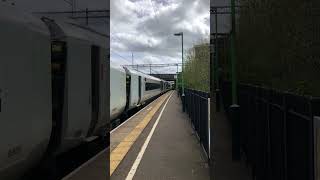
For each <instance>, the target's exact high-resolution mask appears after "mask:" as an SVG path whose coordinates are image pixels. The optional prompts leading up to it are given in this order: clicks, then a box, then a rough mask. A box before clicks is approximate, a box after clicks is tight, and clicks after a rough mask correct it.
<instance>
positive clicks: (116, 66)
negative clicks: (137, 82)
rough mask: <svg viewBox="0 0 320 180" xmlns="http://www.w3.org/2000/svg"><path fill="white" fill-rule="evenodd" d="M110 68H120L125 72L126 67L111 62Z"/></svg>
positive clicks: (119, 69)
mask: <svg viewBox="0 0 320 180" xmlns="http://www.w3.org/2000/svg"><path fill="white" fill-rule="evenodd" d="M110 68H111V69H115V70H118V71H121V72H125V70H124V68H123V67H122V66H120V65H117V64H115V63H110Z"/></svg>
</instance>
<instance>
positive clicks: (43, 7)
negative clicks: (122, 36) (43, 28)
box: [0, 0, 109, 34]
mask: <svg viewBox="0 0 320 180" xmlns="http://www.w3.org/2000/svg"><path fill="white" fill-rule="evenodd" d="M71 1H72V0H0V2H1V3H8V4H11V3H15V6H16V7H18V8H20V9H22V10H23V11H26V12H36V11H71V6H70V4H69V3H68V2H71ZM108 1H109V0H75V7H76V9H75V10H85V9H86V8H88V10H94V9H106V8H108V7H107V4H108ZM78 22H79V23H85V21H84V20H81V21H80V20H78ZM106 22H108V21H107V18H106V19H103V20H102V19H91V20H90V21H89V26H90V27H92V28H93V29H95V30H97V31H100V32H102V33H105V34H108V32H107V30H106V29H107V23H106Z"/></svg>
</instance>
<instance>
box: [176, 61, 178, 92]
mask: <svg viewBox="0 0 320 180" xmlns="http://www.w3.org/2000/svg"><path fill="white" fill-rule="evenodd" d="M178 68H179V64H177V78H176V90H177V92H178V90H179V89H178V71H179V69H178ZM178 96H179V94H178Z"/></svg>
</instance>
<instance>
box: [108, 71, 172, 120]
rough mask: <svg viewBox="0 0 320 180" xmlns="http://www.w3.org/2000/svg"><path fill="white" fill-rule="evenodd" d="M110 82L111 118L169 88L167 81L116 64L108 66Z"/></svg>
mask: <svg viewBox="0 0 320 180" xmlns="http://www.w3.org/2000/svg"><path fill="white" fill-rule="evenodd" d="M110 84H111V86H110V95H111V96H110V113H111V120H114V119H115V118H117V117H119V115H121V114H123V113H126V112H127V111H129V110H131V109H134V108H136V107H139V106H141V105H142V104H144V103H146V102H147V101H149V100H150V99H153V98H154V97H157V96H158V95H160V94H162V93H164V92H166V91H168V90H169V89H170V84H169V82H167V81H164V80H161V79H159V78H156V77H153V76H150V75H147V74H144V73H141V72H139V71H136V70H133V69H129V68H126V67H120V66H116V65H111V66H110Z"/></svg>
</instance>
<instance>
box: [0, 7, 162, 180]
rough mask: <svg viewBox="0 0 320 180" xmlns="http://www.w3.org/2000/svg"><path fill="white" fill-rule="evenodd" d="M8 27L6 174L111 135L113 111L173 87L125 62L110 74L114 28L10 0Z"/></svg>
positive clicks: (2, 20) (0, 84) (1, 148)
mask: <svg viewBox="0 0 320 180" xmlns="http://www.w3.org/2000/svg"><path fill="white" fill-rule="evenodd" d="M0 27H1V28H0V179H1V180H7V179H20V178H21V177H23V176H24V174H25V173H26V172H28V171H29V170H30V169H32V168H33V167H35V166H36V165H37V164H39V163H40V162H42V161H44V159H52V158H53V159H54V157H57V156H58V155H60V154H62V153H64V152H67V151H68V150H70V149H72V148H75V147H77V146H79V145H81V144H83V143H85V142H87V140H88V139H93V138H96V137H98V138H101V139H104V138H105V137H107V135H108V126H109V123H110V121H109V120H110V119H114V118H116V117H117V116H119V115H120V114H122V113H124V112H125V111H127V110H129V109H132V108H134V107H136V106H139V105H141V104H143V103H144V102H145V101H146V100H148V99H150V98H152V97H154V96H157V95H159V94H160V93H162V92H164V91H165V89H166V88H165V87H167V85H166V84H167V82H164V81H161V80H160V79H157V78H154V77H151V76H148V75H145V74H142V73H139V72H136V71H134V70H129V69H124V68H121V67H118V68H114V67H111V68H110V75H111V76H110V75H109V74H108V68H109V64H108V61H107V60H108V49H107V43H106V42H107V36H106V35H103V34H101V33H98V32H95V31H93V30H91V29H89V28H87V27H82V26H79V25H77V24H75V23H72V22H67V21H56V20H53V19H50V18H48V17H35V16H32V15H29V14H25V13H22V12H20V11H19V10H16V9H15V8H14V7H12V6H6V5H3V4H2V5H0ZM109 78H110V92H111V96H110V106H108V104H109V102H108V101H109V94H108V87H109V86H108V80H109ZM48 157H50V158H48Z"/></svg>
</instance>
